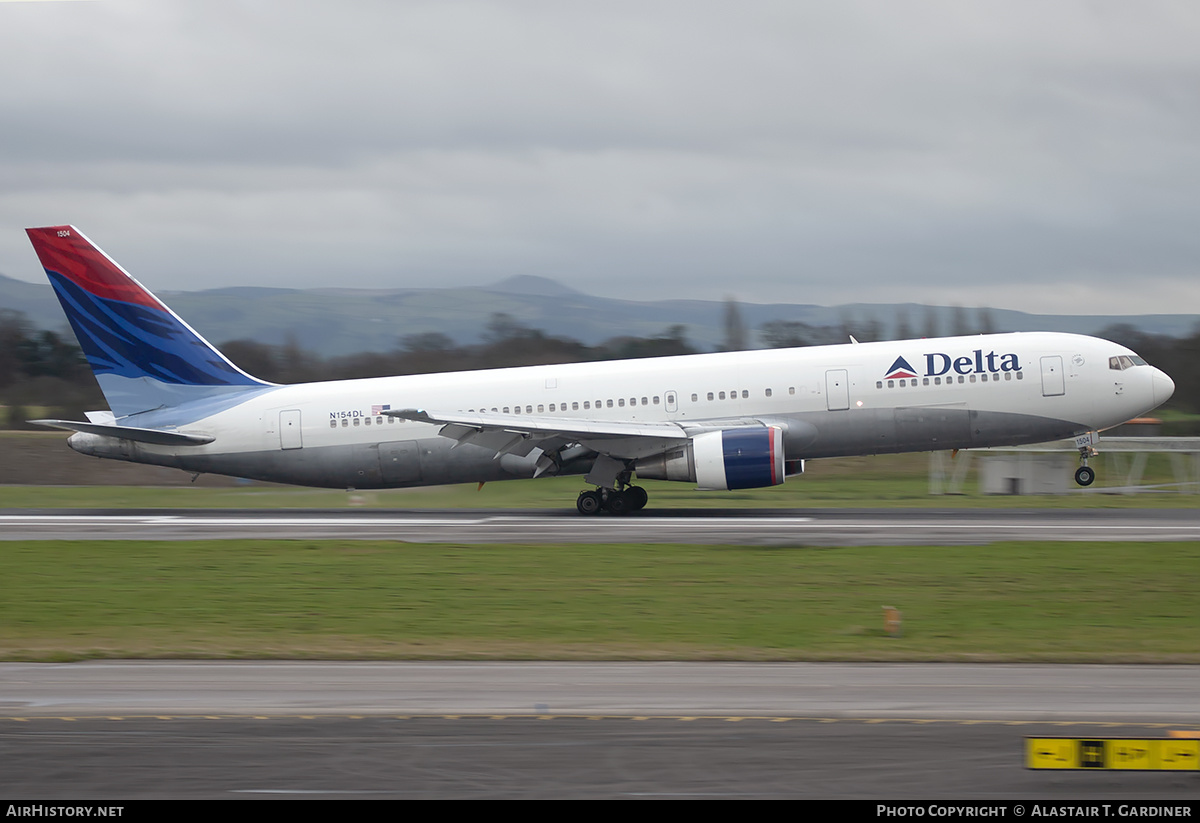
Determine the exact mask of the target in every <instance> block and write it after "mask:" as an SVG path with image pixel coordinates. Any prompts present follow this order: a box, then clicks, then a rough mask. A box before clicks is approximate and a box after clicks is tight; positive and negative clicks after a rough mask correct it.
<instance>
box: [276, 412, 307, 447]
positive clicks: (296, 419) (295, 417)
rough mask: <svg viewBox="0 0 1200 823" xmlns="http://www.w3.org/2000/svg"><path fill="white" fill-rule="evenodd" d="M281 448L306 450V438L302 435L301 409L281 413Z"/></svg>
mask: <svg viewBox="0 0 1200 823" xmlns="http://www.w3.org/2000/svg"><path fill="white" fill-rule="evenodd" d="M279 448H281V449H302V448H304V438H303V436H302V435H301V433H300V410H299V409H288V410H287V411H281V412H280V413H279Z"/></svg>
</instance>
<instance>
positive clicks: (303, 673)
mask: <svg viewBox="0 0 1200 823" xmlns="http://www.w3.org/2000/svg"><path fill="white" fill-rule="evenodd" d="M1198 677H1200V667H1195V666H976V665H909V664H904V665H882V664H857V665H853V664H851V665H847V664H739V663H727V664H681V663H645V664H599V663H533V664H514V663H249V662H247V663H228V662H225V663H199V662H164V661H155V662H141V663H138V662H93V663H82V664H18V663H10V664H0V695H3V704H2V705H0V767H2V769H3V774H4V783H3V785H4V787H5V789H6V790H7V792H6V793H7V794H10V795H12V796H14V797H36V798H39V799H43V800H49V799H90V800H101V799H106V798H111V799H114V800H120V799H125V800H128V799H135V798H152V797H172V798H192V797H197V798H233V799H245V798H253V797H261V798H281V797H286V798H293V799H303V798H322V799H346V798H418V797H454V798H472V797H509V798H534V797H539V798H559V797H609V798H619V797H681V798H682V797H692V798H709V797H728V798H744V797H793V798H803V797H810V798H811V797H832V798H837V797H842V798H877V799H891V800H896V799H903V798H914V799H920V800H922V801H926V802H927V801H930V800H934V799H938V798H943V799H947V798H955V799H965V798H993V799H1022V800H1030V799H1034V798H1043V799H1057V800H1061V801H1064V802H1066V801H1078V800H1079V799H1080V798H1086V799H1087V800H1088V801H1089V802H1090V801H1095V800H1099V799H1105V798H1111V799H1119V800H1121V801H1126V802H1128V801H1132V800H1138V799H1144V800H1146V801H1147V802H1149V801H1153V802H1157V803H1162V802H1167V801H1174V802H1180V801H1183V802H1185V803H1186V802H1191V803H1194V801H1195V798H1196V797H1197V795H1198V794H1200V772H1188V773H1163V772H1151V773H1114V772H1082V773H1076V772H1071V773H1060V772H1031V771H1027V770H1026V769H1025V768H1024V760H1023V739H1024V737H1026V736H1066V737H1121V736H1136V737H1165V736H1167V735H1168V733H1169V732H1170V731H1172V730H1180V729H1183V730H1186V729H1195V728H1197V727H1200V706H1198V705H1197V701H1196V698H1195V695H1196V689H1195V684H1196V683H1197V682H1198Z"/></svg>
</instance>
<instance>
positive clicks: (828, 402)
mask: <svg viewBox="0 0 1200 823" xmlns="http://www.w3.org/2000/svg"><path fill="white" fill-rule="evenodd" d="M825 407H826V408H827V409H829V410H830V411H841V410H842V409H848V408H850V376H849V374H847V372H846V370H845V369H830V370H829V371H827V372H825Z"/></svg>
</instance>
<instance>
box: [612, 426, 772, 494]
mask: <svg viewBox="0 0 1200 823" xmlns="http://www.w3.org/2000/svg"><path fill="white" fill-rule="evenodd" d="M634 472H636V473H637V476H638V477H639V478H643V479H650V480H679V481H681V482H695V483H696V484H697V488H700V489H703V490H705V491H724V490H729V489H753V488H758V487H759V486H778V485H779V484H780V483H782V482H783V479H784V476H785V464H784V456H783V429H781V428H780V427H778V426H755V427H752V428H738V429H721V430H718V431H710V432H704V433H702V434H698V435H696V436H695V437H692V438H691V439H690V440H688V442H687V443H686V444H684V445H683V446H680V447H678V448H673V449H670V450H669V451H666V452H664V453H662V454H658V455H655V456H653V457H643V458H641V459H640V460H638V461H637V462H636V463H635V464H634Z"/></svg>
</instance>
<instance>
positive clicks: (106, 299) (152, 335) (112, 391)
mask: <svg viewBox="0 0 1200 823" xmlns="http://www.w3.org/2000/svg"><path fill="white" fill-rule="evenodd" d="M25 231H26V233H27V234H28V235H29V239H30V241H31V242H32V243H33V248H34V251H36V252H37V256H38V259H40V260H41V262H42V267H43V268H44V269H45V270H46V276H47V277H49V278H50V283H51V285H53V286H54V291H55V293H56V294H57V295H58V299H59V302H60V303H62V307H63V311H65V312H66V315H67V319H68V320H69V321H70V322H71V328H72V329H73V330H74V331H75V337H76V338H78V340H79V345H80V347H81V348H82V349H83V353H84V354H85V355H86V356H87V360H88V364H89V365H90V366H91V368H92V372H93V373H94V374H95V375H96V380H97V381H98V382H99V383H100V388H101V390H102V391H103V392H104V397H105V399H106V400H107V401H108V404H109V407H110V408H111V409H112V410H113V413H114V414H115V415H116V416H117V417H125V416H127V415H131V414H136V413H138V412H143V411H150V410H152V409H158V408H164V407H170V406H176V405H179V404H181V403H186V402H190V401H193V400H200V399H205V398H208V397H214V396H217V395H223V394H228V393H231V392H240V391H245V390H247V389H252V388H265V387H269V386H271V385H273V384H271V383H266V382H264V381H262V380H259V379H258V378H256V377H252V376H251V375H249V374H247V373H246V372H244V371H242V370H241V369H239V368H238V367H237V366H235V365H234V364H233V363H232V362H230V361H229V359H228V358H226V357H225V355H223V354H221V353H220V352H219V351H217V349H216V348H215V347H214V346H213V345H212V344H211V343H209V342H208V341H207V340H205V339H204V338H203V337H201V336H200V335H199V334H197V333H196V332H195V331H194V330H193V329H192V327H191V326H189V325H188V324H187V323H185V322H184V321H183V320H181V319H180V318H179V316H178V315H176V314H175V312H173V311H171V309H169V308H168V307H167V305H166V304H165V303H163V302H162V301H161V300H159V299H158V298H157V297H155V296H154V295H153V294H151V293H150V292H149V291H148V290H147V289H146V288H145V287H143V286H142V284H141V283H139V282H138V281H137V280H135V279H134V278H133V277H131V276H130V275H129V273H128V272H126V271H125V270H124V269H123V268H121V267H120V266H119V265H117V263H116V262H115V261H114V260H113V259H112V258H111V257H109V256H108V255H107V254H105V253H104V252H103V251H101V250H100V249H99V248H98V247H97V246H96V245H95V244H93V243H92V242H91V241H90V240H88V239H87V237H85V236H84V234H83V233H82V232H81V231H79V230H78V229H76V228H75V227H74V226H48V227H45V228H37V229H26V230H25Z"/></svg>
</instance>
